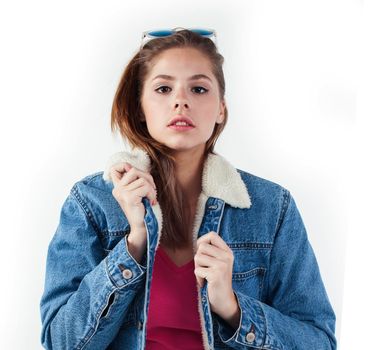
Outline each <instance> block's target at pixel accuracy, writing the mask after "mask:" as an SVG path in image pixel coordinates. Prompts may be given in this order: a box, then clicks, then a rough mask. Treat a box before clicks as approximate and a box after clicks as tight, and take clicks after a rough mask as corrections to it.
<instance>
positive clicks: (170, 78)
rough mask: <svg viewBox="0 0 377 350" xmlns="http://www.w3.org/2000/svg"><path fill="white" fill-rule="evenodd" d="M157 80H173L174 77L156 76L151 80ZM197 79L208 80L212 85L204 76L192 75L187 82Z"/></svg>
mask: <svg viewBox="0 0 377 350" xmlns="http://www.w3.org/2000/svg"><path fill="white" fill-rule="evenodd" d="M158 78H162V79H166V80H174V77H172V76H171V75H167V74H159V75H156V76H155V77H154V78H153V79H152V81H153V80H156V79H158ZM198 79H207V80H209V81H210V82H211V83H212V80H211V79H210V78H209V77H208V76H207V75H205V74H194V75H193V76H191V77H190V78H189V79H188V80H198Z"/></svg>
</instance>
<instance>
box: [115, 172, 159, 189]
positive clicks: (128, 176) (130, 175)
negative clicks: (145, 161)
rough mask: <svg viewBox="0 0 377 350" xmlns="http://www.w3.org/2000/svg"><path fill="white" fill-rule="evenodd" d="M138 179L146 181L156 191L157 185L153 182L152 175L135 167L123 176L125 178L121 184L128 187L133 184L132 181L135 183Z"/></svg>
mask: <svg viewBox="0 0 377 350" xmlns="http://www.w3.org/2000/svg"><path fill="white" fill-rule="evenodd" d="M138 178H144V179H146V180H147V181H149V182H150V183H151V185H152V186H153V187H154V188H155V189H156V184H155V182H154V180H153V177H152V175H151V174H149V173H146V172H144V171H141V170H139V169H137V168H135V167H132V168H131V169H130V170H129V171H127V173H126V174H124V175H123V178H122V179H121V182H120V184H121V185H127V184H129V183H131V182H132V181H134V180H136V179H138Z"/></svg>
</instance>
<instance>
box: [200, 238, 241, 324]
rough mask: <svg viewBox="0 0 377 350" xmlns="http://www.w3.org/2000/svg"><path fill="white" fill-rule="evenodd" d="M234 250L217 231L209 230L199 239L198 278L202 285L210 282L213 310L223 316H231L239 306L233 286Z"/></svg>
mask: <svg viewBox="0 0 377 350" xmlns="http://www.w3.org/2000/svg"><path fill="white" fill-rule="evenodd" d="M233 261H234V257H233V252H232V250H231V249H230V248H229V247H228V245H227V244H226V243H225V242H224V240H223V239H222V238H221V237H220V236H219V235H218V234H217V233H216V232H213V231H211V232H209V233H207V234H205V235H203V236H201V237H200V238H199V239H198V240H197V251H196V254H195V256H194V262H195V270H194V273H195V275H196V280H197V282H198V283H199V285H200V287H202V286H203V285H204V279H206V280H207V283H208V286H207V288H208V299H209V302H210V306H211V310H212V311H213V312H215V313H217V314H218V315H220V316H221V317H224V318H226V317H230V316H231V314H234V311H235V308H238V304H237V300H236V297H235V295H234V292H233V288H232V271H233Z"/></svg>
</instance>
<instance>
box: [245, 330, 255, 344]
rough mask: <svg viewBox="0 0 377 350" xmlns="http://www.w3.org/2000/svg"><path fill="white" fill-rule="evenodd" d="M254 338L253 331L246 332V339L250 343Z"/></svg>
mask: <svg viewBox="0 0 377 350" xmlns="http://www.w3.org/2000/svg"><path fill="white" fill-rule="evenodd" d="M254 340H255V334H254V333H253V332H250V333H247V334H246V341H248V342H249V343H252V342H253V341H254Z"/></svg>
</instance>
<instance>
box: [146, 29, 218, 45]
mask: <svg viewBox="0 0 377 350" xmlns="http://www.w3.org/2000/svg"><path fill="white" fill-rule="evenodd" d="M185 29H187V30H190V31H192V32H194V33H197V34H199V35H201V36H203V37H206V38H209V39H211V40H212V41H213V43H214V44H215V45H216V47H217V37H216V31H215V30H214V29H208V28H182V27H176V28H173V29H152V30H147V31H144V32H143V34H142V36H141V45H140V49H142V48H143V47H144V45H145V44H146V43H147V42H148V41H150V40H153V39H156V38H163V37H165V36H169V35H173V34H174V33H175V32H178V31H180V30H185Z"/></svg>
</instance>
